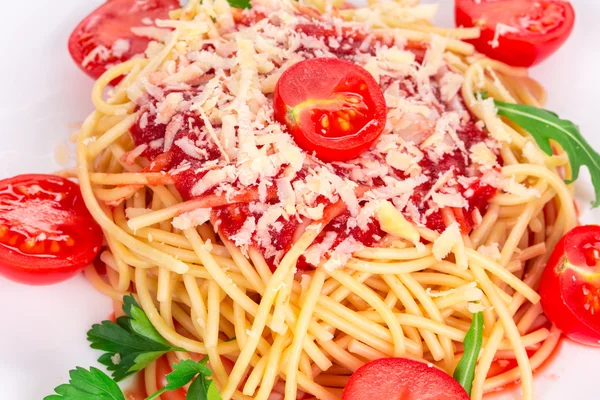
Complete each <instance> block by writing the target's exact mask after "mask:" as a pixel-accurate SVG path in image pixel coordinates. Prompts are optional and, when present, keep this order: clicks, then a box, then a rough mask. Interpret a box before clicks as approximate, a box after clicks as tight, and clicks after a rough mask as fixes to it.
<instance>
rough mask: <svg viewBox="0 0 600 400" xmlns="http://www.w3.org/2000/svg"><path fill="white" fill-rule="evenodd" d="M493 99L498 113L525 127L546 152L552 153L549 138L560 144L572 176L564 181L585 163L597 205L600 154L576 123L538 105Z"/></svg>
mask: <svg viewBox="0 0 600 400" xmlns="http://www.w3.org/2000/svg"><path fill="white" fill-rule="evenodd" d="M494 102H495V104H496V107H497V108H498V115H501V116H503V117H506V118H508V119H510V120H511V121H513V122H514V123H516V124H517V125H519V126H520V127H521V128H523V129H525V130H526V131H528V132H529V133H530V134H531V135H532V136H533V138H534V139H535V141H536V142H537V144H538V146H540V148H541V149H542V150H543V151H544V152H546V154H548V155H552V146H551V145H550V140H554V141H556V142H557V143H558V144H560V145H561V146H562V148H563V149H564V150H565V152H566V153H567V155H568V156H569V161H570V162H571V167H572V168H573V179H572V180H571V181H569V182H567V183H571V182H573V181H575V180H577V178H578V177H579V170H580V168H581V167H582V166H584V165H585V166H587V167H588V169H589V171H590V175H591V177H592V183H593V184H594V190H595V193H596V200H595V201H594V202H593V203H592V206H593V207H598V206H600V154H598V153H597V152H596V151H595V150H594V149H593V148H592V146H590V144H589V143H588V142H587V141H586V140H585V139H584V138H583V136H582V135H581V132H580V130H579V127H578V126H577V125H575V124H574V123H573V122H571V121H567V120H564V119H560V118H559V117H558V115H556V114H555V113H553V112H551V111H548V110H544V109H541V108H537V107H533V106H528V105H524V104H511V103H504V102H502V101H498V100H494Z"/></svg>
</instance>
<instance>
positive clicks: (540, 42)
mask: <svg viewBox="0 0 600 400" xmlns="http://www.w3.org/2000/svg"><path fill="white" fill-rule="evenodd" d="M489 1H490V0H482V3H487V2H489ZM523 1H527V2H530V0H516V1H514V0H495V1H494V2H495V3H501V2H504V3H506V4H505V7H509V8H510V7H511V4H510V3H514V2H523ZM541 2H542V3H546V4H550V3H553V4H559V5H561V6H563V10H564V17H565V20H564V23H562V24H561V25H560V26H559V27H557V28H556V29H554V30H552V31H550V32H548V33H546V34H544V35H534V34H528V33H524V34H523V33H521V32H519V33H505V34H503V35H500V36H499V38H498V46H497V47H494V46H492V45H491V42H492V41H493V39H494V36H495V26H493V27H489V26H480V27H481V36H480V37H479V38H477V39H471V40H466V41H467V42H469V43H471V44H473V45H474V46H475V48H476V49H477V51H479V52H481V53H483V54H485V55H487V56H488V57H490V58H493V59H495V60H498V61H502V62H504V63H506V64H508V65H512V66H515V67H532V66H534V65H537V64H539V63H541V62H542V61H544V60H545V59H547V58H548V57H550V56H551V55H552V54H553V53H554V52H556V51H557V50H558V49H559V48H560V47H561V46H562V45H563V43H564V42H565V41H566V40H567V38H568V37H569V36H570V34H571V32H572V31H573V27H574V25H575V10H574V9H573V6H572V5H571V4H570V3H569V2H566V1H562V0H544V1H541ZM480 7H481V6H479V5H477V4H476V3H475V2H474V0H456V4H455V12H456V14H455V20H456V25H457V26H465V27H471V26H479V24H478V23H477V20H478V19H479V18H480V17H481V16H480V15H478V13H477V12H475V10H477V9H478V8H480Z"/></svg>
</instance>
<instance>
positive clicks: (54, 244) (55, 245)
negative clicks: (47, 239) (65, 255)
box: [50, 240, 60, 253]
mask: <svg viewBox="0 0 600 400" xmlns="http://www.w3.org/2000/svg"><path fill="white" fill-rule="evenodd" d="M50 251H51V252H52V253H58V252H59V251H60V245H59V244H58V242H57V241H54V240H53V241H52V242H51V243H50Z"/></svg>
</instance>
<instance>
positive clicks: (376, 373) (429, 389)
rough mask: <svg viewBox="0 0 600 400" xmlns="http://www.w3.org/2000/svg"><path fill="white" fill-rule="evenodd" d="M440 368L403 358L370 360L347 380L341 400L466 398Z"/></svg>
mask: <svg viewBox="0 0 600 400" xmlns="http://www.w3.org/2000/svg"><path fill="white" fill-rule="evenodd" d="M468 399H469V395H468V394H467V392H465V389H463V387H462V386H460V384H459V383H458V382H457V381H455V380H454V379H453V378H452V377H451V376H450V375H448V374H446V373H445V372H444V371H441V370H439V369H437V368H436V367H434V366H429V365H427V364H424V363H422V362H419V361H414V360H409V359H406V358H382V359H379V360H375V361H371V362H369V363H367V364H365V365H363V366H362V367H360V368H359V369H357V370H356V371H355V372H354V374H352V376H351V377H350V379H349V380H348V383H347V384H346V387H345V388H344V392H343V394H342V400H468Z"/></svg>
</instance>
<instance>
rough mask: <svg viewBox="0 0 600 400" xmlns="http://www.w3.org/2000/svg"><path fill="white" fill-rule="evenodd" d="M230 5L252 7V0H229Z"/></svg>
mask: <svg viewBox="0 0 600 400" xmlns="http://www.w3.org/2000/svg"><path fill="white" fill-rule="evenodd" d="M229 5H230V6H231V7H235V8H250V7H251V6H250V0H229Z"/></svg>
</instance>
